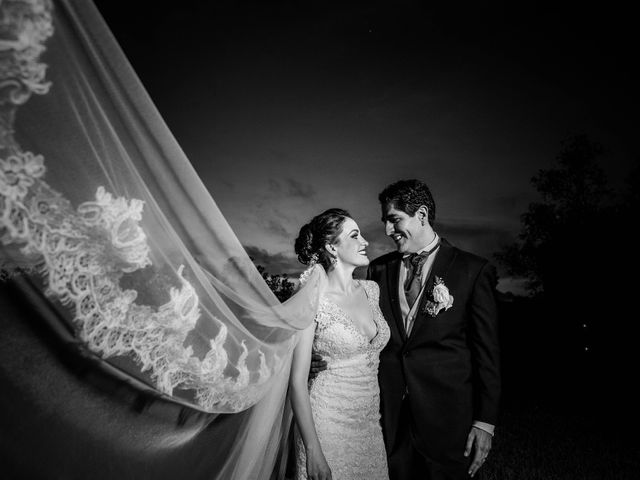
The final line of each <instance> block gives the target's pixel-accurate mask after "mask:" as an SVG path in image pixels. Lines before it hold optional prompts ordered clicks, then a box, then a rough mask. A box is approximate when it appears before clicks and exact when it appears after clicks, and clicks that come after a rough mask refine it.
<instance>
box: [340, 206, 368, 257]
mask: <svg viewBox="0 0 640 480" xmlns="http://www.w3.org/2000/svg"><path fill="white" fill-rule="evenodd" d="M367 245H369V242H367V241H366V240H365V239H364V237H363V236H362V234H361V233H360V229H359V228H358V224H357V223H356V222H355V221H354V220H353V219H351V218H347V219H346V220H345V221H344V223H343V224H342V231H341V232H340V235H339V236H338V239H337V241H336V242H335V243H334V244H333V247H334V248H335V251H336V256H337V258H338V260H339V261H340V262H342V263H343V264H344V265H353V266H354V267H364V266H367V265H369V258H368V257H367Z"/></svg>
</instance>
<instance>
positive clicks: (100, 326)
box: [0, 0, 326, 479]
mask: <svg viewBox="0 0 640 480" xmlns="http://www.w3.org/2000/svg"><path fill="white" fill-rule="evenodd" d="M124 14H126V12H125V13H124ZM0 240H1V245H0V273H2V275H3V276H4V277H6V278H8V280H5V281H4V284H3V285H0V288H4V289H7V288H11V289H13V290H12V291H19V292H21V294H22V295H23V298H27V299H31V300H30V302H31V303H30V305H32V306H33V305H35V304H36V303H37V305H38V306H39V315H40V316H41V317H47V318H52V319H55V320H53V321H54V322H57V324H58V327H57V330H58V331H59V332H63V333H62V334H61V335H62V336H65V335H67V336H68V340H69V342H70V343H72V344H74V345H75V346H76V347H77V350H78V351H80V352H82V354H83V355H84V356H89V357H92V358H93V360H94V363H95V364H100V365H101V366H102V367H103V368H104V369H105V371H108V372H110V373H109V374H110V375H116V376H118V377H119V378H120V380H123V381H125V382H127V383H128V385H130V386H131V387H132V388H138V389H141V390H146V391H152V392H155V393H156V397H157V398H162V399H163V401H165V402H169V403H174V404H176V405H180V406H181V407H182V408H184V409H185V411H194V412H203V413H202V414H201V415H203V416H204V417H207V418H209V419H211V418H214V416H215V414H229V413H237V412H243V413H242V414H240V415H239V416H237V418H242V420H241V421H239V422H238V424H237V428H236V430H234V435H232V436H227V437H226V439H227V443H229V442H231V440H229V439H230V438H235V442H234V445H233V446H232V448H231V447H229V445H225V446H224V449H219V450H221V451H222V450H224V455H219V456H220V459H219V461H218V464H217V467H219V468H217V469H216V471H215V472H212V474H211V477H210V478H225V479H226V478H269V476H270V475H271V471H272V470H273V469H272V468H269V466H273V465H274V462H275V456H276V453H277V450H278V447H279V445H278V439H279V438H281V437H283V436H285V435H284V432H285V431H286V429H287V422H288V421H289V420H290V415H289V412H288V411H287V409H286V408H285V403H286V389H287V380H288V373H289V368H290V362H291V353H292V350H293V347H294V346H295V342H296V339H297V332H299V331H300V330H302V329H304V328H305V327H306V326H308V325H309V324H310V322H312V320H313V317H314V316H315V312H316V310H317V307H318V302H319V298H320V294H321V292H322V289H323V288H324V285H325V283H326V276H325V275H324V271H323V270H322V268H320V267H317V268H314V269H313V271H312V272H311V275H310V276H309V278H308V280H307V282H306V283H305V285H304V287H302V288H301V289H300V291H299V292H298V293H297V294H296V295H294V297H293V298H292V299H291V300H289V301H288V302H286V303H284V304H280V302H279V301H278V300H277V298H276V297H275V296H274V295H273V293H272V292H271V291H270V290H269V288H268V287H267V285H266V284H265V282H264V281H263V280H262V277H261V276H260V274H259V273H258V271H257V270H256V268H255V267H254V265H253V264H252V262H251V260H250V259H249V257H248V256H247V254H246V252H245V250H244V248H243V247H242V245H241V244H240V242H239V241H238V239H237V238H236V236H235V234H234V233H233V231H232V230H231V228H230V227H229V225H228V223H227V222H226V220H225V219H224V217H223V215H222V214H221V212H220V211H219V209H218V208H217V206H216V204H215V202H214V201H213V199H212V198H211V196H210V195H209V193H208V191H207V189H206V188H205V187H204V185H203V184H202V183H201V181H200V179H199V178H198V176H197V174H196V173H195V171H194V170H193V168H192V166H191V165H190V163H189V161H188V159H187V158H186V157H185V155H184V153H183V152H182V150H181V149H180V147H179V145H178V144H177V143H176V141H175V139H174V138H173V136H172V135H171V132H170V131H169V130H168V128H167V127H166V125H165V124H164V122H163V120H162V118H161V116H160V114H159V113H158V112H157V110H156V109H155V107H154V105H153V103H152V101H151V99H150V98H149V97H148V95H147V94H146V92H145V90H144V88H143V86H142V85H141V83H140V81H139V79H138V78H137V77H136V75H135V73H134V71H133V70H132V68H131V66H130V65H129V64H128V62H127V60H126V58H125V56H124V54H123V53H122V51H121V50H120V48H119V47H118V45H117V42H116V41H115V39H114V38H113V36H112V35H111V33H110V32H109V30H108V27H107V26H106V25H105V23H104V21H103V20H102V18H101V17H100V15H99V13H98V11H97V9H96V8H95V6H94V5H93V4H92V3H91V2H90V1H88V0H59V1H58V0H56V1H51V0H0ZM5 292H6V290H5ZM5 297H7V296H6V295H5ZM9 297H10V295H9ZM36 299H37V301H36ZM10 311H13V310H10ZM15 311H18V310H15ZM7 318H8V319H7ZM7 318H5V320H4V321H7V322H17V323H16V325H18V324H19V323H20V322H22V321H23V319H21V318H20V316H19V315H18V314H16V315H14V317H11V315H8V316H7ZM6 365H7V364H6V362H5V367H4V374H5V375H9V374H11V373H12V372H10V371H9V372H8V373H7V370H8V369H9V367H7V366H6ZM13 373H15V374H16V375H17V374H18V373H16V372H13ZM207 424H208V422H203V423H202V424H201V428H199V429H195V430H194V431H191V432H190V433H189V435H188V437H189V438H188V439H187V440H189V441H192V439H193V438H195V437H197V435H198V434H199V432H201V431H202V430H203V429H205V427H206V425H207ZM207 428H209V427H207ZM165 440H166V439H165ZM183 440H184V439H183ZM185 441H186V440H185ZM181 442H182V440H181V441H180V442H177V444H180V443H181ZM174 443H175V442H174ZM171 444H173V443H172V442H171V441H170V442H168V443H167V442H166V441H165V442H164V443H163V445H164V447H166V446H167V445H171ZM185 478H189V477H188V475H187V476H186V477H185ZM198 478H200V477H198Z"/></svg>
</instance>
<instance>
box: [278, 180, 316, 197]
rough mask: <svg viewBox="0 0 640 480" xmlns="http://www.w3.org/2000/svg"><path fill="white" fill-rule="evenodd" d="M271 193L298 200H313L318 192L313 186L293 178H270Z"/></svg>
mask: <svg viewBox="0 0 640 480" xmlns="http://www.w3.org/2000/svg"><path fill="white" fill-rule="evenodd" d="M269 191H270V192H271V193H274V194H276V195H278V196H288V197H298V198H312V197H313V196H315V194H316V190H315V188H313V186H312V185H311V184H309V183H304V182H300V181H298V180H295V179H293V178H279V179H274V178H270V179H269Z"/></svg>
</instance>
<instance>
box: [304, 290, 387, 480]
mask: <svg viewBox="0 0 640 480" xmlns="http://www.w3.org/2000/svg"><path fill="white" fill-rule="evenodd" d="M359 283H360V285H361V286H362V287H363V288H364V291H365V293H366V295H367V299H368V301H369V306H370V309H371V314H372V316H373V320H374V322H375V324H376V327H377V333H376V335H375V336H374V337H373V339H371V341H369V339H368V338H366V337H365V336H364V335H363V334H362V333H360V332H359V331H358V330H356V328H355V327H354V325H353V321H352V320H351V318H350V317H349V316H348V315H347V314H346V312H344V311H343V310H342V309H341V308H340V307H339V306H338V305H336V304H335V303H333V302H331V301H329V300H327V299H323V300H322V301H321V303H320V308H319V310H318V314H317V316H316V319H315V321H316V331H315V337H314V340H313V350H314V351H315V352H317V353H319V354H320V355H322V357H323V359H324V360H326V362H327V369H326V370H324V371H322V372H320V373H319V374H318V375H317V376H316V378H315V379H314V380H312V381H311V382H310V384H309V396H310V399H311V412H312V415H313V421H314V424H315V428H316V432H317V434H318V439H319V440H320V445H321V447H322V451H323V453H324V455H325V458H326V459H327V462H328V464H329V467H330V468H331V473H332V477H333V479H334V480H356V479H366V480H378V479H379V480H386V479H388V478H389V477H388V473H387V457H386V453H385V449H384V441H383V438H382V429H381V427H380V388H379V387H378V363H379V355H380V351H381V350H382V349H383V348H384V346H385V345H386V344H387V342H388V341H389V336H390V332H389V326H388V325H387V322H386V321H385V320H384V317H383V316H382V311H381V310H380V306H379V305H378V303H379V302H378V301H379V296H380V290H379V287H378V285H377V284H376V283H375V282H372V281H364V280H360V281H359ZM296 467H297V468H296V471H297V477H296V478H297V479H299V480H300V479H306V478H307V473H306V455H305V449H304V445H303V443H302V438H301V437H300V436H299V435H296Z"/></svg>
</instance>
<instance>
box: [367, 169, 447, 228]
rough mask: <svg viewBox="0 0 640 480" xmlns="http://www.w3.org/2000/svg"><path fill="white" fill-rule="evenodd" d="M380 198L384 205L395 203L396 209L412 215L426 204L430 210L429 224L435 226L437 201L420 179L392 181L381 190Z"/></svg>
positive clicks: (381, 203)
mask: <svg viewBox="0 0 640 480" xmlns="http://www.w3.org/2000/svg"><path fill="white" fill-rule="evenodd" d="M378 200H380V205H382V206H383V207H384V206H385V205H388V204H393V206H394V207H395V208H396V209H398V210H402V211H403V212H405V213H406V214H408V215H411V216H413V215H415V214H416V212H417V211H418V208H420V206H421V205H424V206H425V207H427V210H428V211H429V218H428V220H429V225H431V226H432V227H433V224H434V222H435V221H436V202H434V201H433V196H432V195H431V190H429V187H427V184H426V183H424V182H421V181H420V180H415V179H412V180H399V181H397V182H395V183H392V184H391V185H389V186H387V187H386V188H385V189H384V190H383V191H382V192H380V195H378Z"/></svg>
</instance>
